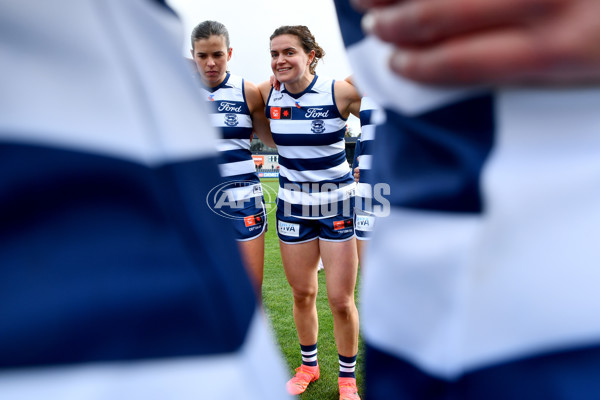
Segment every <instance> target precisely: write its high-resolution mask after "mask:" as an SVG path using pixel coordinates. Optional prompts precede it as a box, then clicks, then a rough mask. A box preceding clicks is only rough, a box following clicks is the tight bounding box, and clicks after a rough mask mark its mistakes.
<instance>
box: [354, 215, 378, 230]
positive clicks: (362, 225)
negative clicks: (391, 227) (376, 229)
mask: <svg viewBox="0 0 600 400" xmlns="http://www.w3.org/2000/svg"><path fill="white" fill-rule="evenodd" d="M373 226H375V217H373V216H370V215H357V216H356V229H357V230H359V231H367V232H370V231H372V230H373Z"/></svg>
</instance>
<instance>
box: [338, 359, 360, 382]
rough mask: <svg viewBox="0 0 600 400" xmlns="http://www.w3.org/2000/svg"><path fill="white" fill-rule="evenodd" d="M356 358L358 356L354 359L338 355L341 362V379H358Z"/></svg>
mask: <svg viewBox="0 0 600 400" xmlns="http://www.w3.org/2000/svg"><path fill="white" fill-rule="evenodd" d="M356 356H357V354H355V355H354V356H353V357H344V356H343V355H341V354H338V357H339V361H340V378H356V374H355V370H356Z"/></svg>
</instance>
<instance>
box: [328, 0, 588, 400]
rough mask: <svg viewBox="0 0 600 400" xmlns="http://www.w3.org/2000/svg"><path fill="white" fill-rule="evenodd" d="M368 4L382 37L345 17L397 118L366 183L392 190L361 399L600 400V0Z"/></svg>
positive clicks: (366, 84) (372, 261) (360, 73)
mask: <svg viewBox="0 0 600 400" xmlns="http://www.w3.org/2000/svg"><path fill="white" fill-rule="evenodd" d="M356 3H361V5H362V7H363V8H365V9H367V10H369V11H371V12H372V13H371V14H370V16H369V17H367V19H366V20H364V21H363V22H362V23H363V25H364V26H365V28H367V30H368V31H371V32H373V35H365V34H364V33H363V32H362V31H361V29H360V24H361V18H362V15H360V14H358V13H357V12H355V11H354V10H353V9H352V8H351V7H350V5H349V4H348V1H343V0H336V7H337V11H338V16H339V20H340V26H341V29H342V33H343V37H344V41H345V44H346V47H347V50H348V55H349V57H350V60H351V63H352V66H353V69H354V75H353V77H354V79H355V83H356V84H357V86H358V87H359V89H360V90H361V91H364V92H366V93H368V94H369V96H370V97H373V99H374V100H375V101H376V102H377V103H378V104H379V105H380V106H382V107H383V108H385V109H386V114H387V115H386V122H385V123H384V124H383V125H381V126H378V127H377V129H376V136H377V140H376V141H375V142H374V143H375V147H374V149H373V155H374V157H373V165H372V176H371V178H370V179H372V182H373V183H376V182H389V183H390V184H391V187H390V192H391V193H390V196H389V198H390V202H391V213H390V215H389V216H388V217H386V218H384V219H381V220H378V221H377V227H376V229H375V232H374V235H373V238H372V241H371V243H370V244H369V253H368V256H367V259H366V262H365V263H366V269H365V271H364V274H363V276H364V280H363V281H362V282H363V287H362V291H361V302H362V303H361V304H362V308H361V316H362V326H363V331H362V332H363V337H364V338H365V343H366V348H367V351H366V388H367V395H366V398H368V399H369V400H378V399H389V398H397V399H419V400H425V399H485V400H490V399H511V400H514V399H534V398H535V399H569V400H570V399H596V398H598V395H599V393H600V381H599V380H598V376H599V375H600V319H598V315H600V298H599V297H598V295H597V286H598V282H600V268H598V263H599V260H600V247H599V246H598V245H597V242H598V239H597V238H598V237H600V184H599V182H600V157H599V156H598V154H599V151H600V113H599V112H598V105H599V104H600V86H599V85H598V79H595V78H594V77H595V76H596V77H598V72H599V71H600V68H599V65H598V59H599V58H598V57H597V54H598V45H597V43H598V39H597V38H598V33H599V32H600V22H598V21H599V20H598V19H597V18H596V17H594V16H595V15H597V12H596V13H594V11H595V10H596V9H597V8H598V6H597V4H598V2H597V1H589V0H577V1H562V0H557V1H546V2H544V1H530V0H526V1H525V0H521V1H504V0H502V1H499V0H469V1H466V0H452V1H447V0H431V1H390V0H387V1H384V0H371V1H367V0H365V1H356ZM524 3H525V4H526V5H529V8H527V7H525V8H526V9H525V10H524V11H523V9H522V8H521V7H522V6H523V4H524ZM373 4H376V5H377V6H378V7H377V8H374V9H371V8H370V7H371V6H372V5H373ZM490 8H491V9H492V11H490ZM484 10H487V11H484ZM494 10H495V11H494ZM585 10H587V12H586V11H585ZM522 11H523V12H522ZM482 13H483V14H482ZM457 21H458V24H457V23H456V22H457ZM411 27H417V28H418V29H415V30H411V29H410V28H411ZM550 27H552V29H550ZM385 28H387V30H386V29H385ZM392 28H393V29H396V32H391V30H392ZM384 30H385V32H384ZM390 32H391V33H390ZM376 34H377V35H379V36H380V37H378V36H375V35H376ZM381 38H383V39H384V40H386V41H389V42H391V43H386V42H383V41H382V40H381ZM553 39H554V40H553ZM532 43H538V44H543V46H542V45H540V46H531V44H532ZM522 46H526V47H525V49H529V51H525V52H523V49H524V47H522ZM556 47H558V48H556ZM553 48H554V49H553ZM586 50H587V51H586ZM477 51H479V52H477ZM540 52H541V53H542V54H539V53H540ZM549 54H550V55H554V57H551V56H549ZM525 55H526V56H527V57H525V58H523V57H524V56H525ZM492 56H493V57H492ZM490 57H492V58H490ZM528 57H529V58H528ZM494 60H495V62H494ZM544 60H547V61H548V62H549V63H550V64H548V65H547V64H546V63H545V62H544ZM443 61H448V63H446V64H444V63H443ZM490 61H491V62H490ZM440 62H441V64H440ZM530 62H534V64H533V65H531V64H529V63H530ZM417 65H418V66H420V68H416V67H415V66H417ZM440 65H442V67H441V68H440ZM374 66H375V67H374ZM391 68H394V69H393V70H392V69H391ZM519 68H521V70H519ZM374 69H376V70H374ZM494 69H495V70H494ZM594 71H595V72H596V75H594ZM397 73H398V74H400V75H397ZM402 76H404V77H402ZM406 77H408V78H411V79H415V80H419V81H422V82H428V83H437V84H444V85H445V86H427V85H424V84H421V83H416V81H415V80H409V79H407V78H406ZM531 82H534V83H535V84H536V86H529V85H527V83H531ZM467 83H468V84H471V83H472V84H476V85H477V86H465V85H463V86H460V85H461V84H467ZM508 83H510V84H511V85H510V86H508ZM542 84H543V85H545V86H541V85H542ZM583 84H587V86H583ZM380 160H383V162H380Z"/></svg>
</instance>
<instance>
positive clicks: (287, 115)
mask: <svg viewBox="0 0 600 400" xmlns="http://www.w3.org/2000/svg"><path fill="white" fill-rule="evenodd" d="M271 119H292V107H271Z"/></svg>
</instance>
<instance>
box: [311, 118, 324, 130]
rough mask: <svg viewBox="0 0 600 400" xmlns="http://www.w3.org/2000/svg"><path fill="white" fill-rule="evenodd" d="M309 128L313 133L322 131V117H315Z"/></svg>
mask: <svg viewBox="0 0 600 400" xmlns="http://www.w3.org/2000/svg"><path fill="white" fill-rule="evenodd" d="M310 130H311V131H313V132H314V133H323V132H325V122H324V121H323V120H322V119H315V120H314V121H313V122H312V123H311V127H310Z"/></svg>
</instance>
